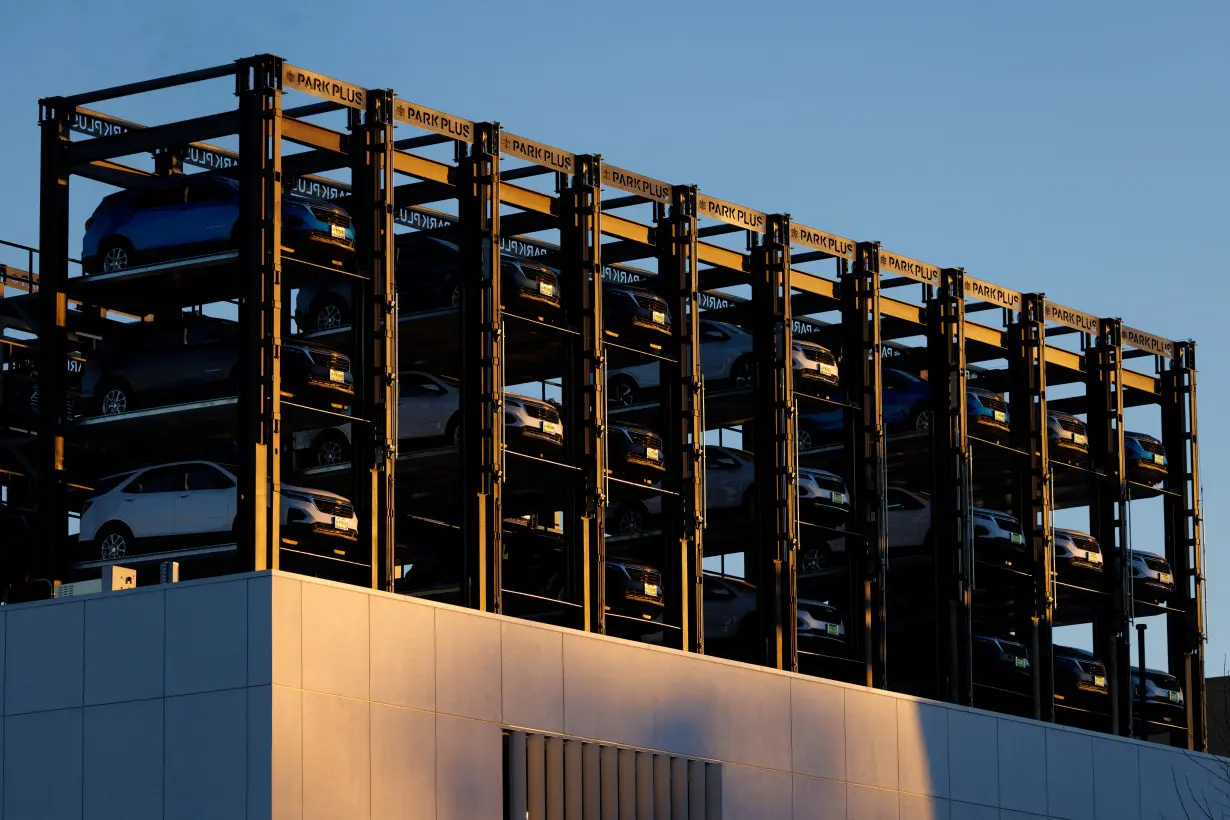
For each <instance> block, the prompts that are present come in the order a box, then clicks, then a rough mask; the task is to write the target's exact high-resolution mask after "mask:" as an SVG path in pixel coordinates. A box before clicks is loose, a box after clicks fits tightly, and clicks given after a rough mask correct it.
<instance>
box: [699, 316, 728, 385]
mask: <svg viewBox="0 0 1230 820" xmlns="http://www.w3.org/2000/svg"><path fill="white" fill-rule="evenodd" d="M729 346H730V335H729V334H727V333H726V332H725V331H723V330H722V328H721V327H720V326H719V325H716V324H714V323H713V322H701V323H700V370H701V373H702V374H703V375H704V377H705V379H706V380H708V381H720V380H722V379H725V378H728V377H729V376H730V362H728V361H727V358H728V357H727V355H726V353H727V350H728V348H729Z"/></svg>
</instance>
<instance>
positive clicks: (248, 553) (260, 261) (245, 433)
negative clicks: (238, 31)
mask: <svg viewBox="0 0 1230 820" xmlns="http://www.w3.org/2000/svg"><path fill="white" fill-rule="evenodd" d="M281 62H282V61H281V59H280V58H277V57H272V56H268V55H265V56H260V57H253V58H250V59H247V60H242V61H240V62H239V66H238V74H237V89H236V90H237V94H238V96H239V115H240V126H239V127H240V131H239V156H240V163H239V192H240V193H239V223H240V225H241V226H242V227H241V228H240V237H241V239H240V247H239V274H240V277H241V281H242V283H243V285H242V288H243V289H242V291H241V293H242V295H241V296H240V298H239V331H240V343H239V344H240V365H239V369H240V380H239V406H238V412H239V430H240V435H239V442H240V453H239V498H238V512H237V515H236V519H237V521H236V536H237V538H238V541H239V545H238V546H239V555H240V560H241V568H243V569H246V570H262V569H269V568H272V569H278V568H279V566H280V560H279V550H278V546H279V543H280V541H281V538H280V526H279V525H280V523H281V516H280V514H279V510H280V507H281V504H280V500H279V497H278V494H279V492H280V489H279V485H280V481H281V475H280V473H281V461H282V460H281V457H280V454H279V450H280V444H279V441H280V435H281V420H282V419H281V417H282V406H281V404H282V402H281V389H280V387H281V354H282V350H281V347H282V252H281V246H282V241H281V240H282V185H281V172H282V147H281V143H282V93H281V87H280V80H281V73H282V72H281V67H282V66H281Z"/></svg>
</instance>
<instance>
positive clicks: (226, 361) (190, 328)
mask: <svg viewBox="0 0 1230 820" xmlns="http://www.w3.org/2000/svg"><path fill="white" fill-rule="evenodd" d="M238 341H239V340H238V337H237V336H236V335H235V334H234V333H229V332H227V330H226V328H225V326H224V325H220V324H217V323H215V322H200V323H196V322H193V323H189V324H188V325H187V326H186V327H185V328H184V333H183V344H182V345H181V346H180V347H179V348H178V351H177V352H178V356H177V357H176V358H177V362H176V370H177V372H176V373H174V374H167V375H168V377H169V378H171V379H177V380H179V381H180V382H181V383H182V384H183V386H184V387H185V388H186V389H188V390H190V391H192V392H193V393H195V394H204V393H209V394H211V395H212V394H213V392H214V391H213V390H211V388H216V387H217V386H218V385H221V384H225V383H226V382H228V381H229V379H230V375H231V370H233V369H234V367H235V363H236V361H237V360H238V358H239V346H238Z"/></svg>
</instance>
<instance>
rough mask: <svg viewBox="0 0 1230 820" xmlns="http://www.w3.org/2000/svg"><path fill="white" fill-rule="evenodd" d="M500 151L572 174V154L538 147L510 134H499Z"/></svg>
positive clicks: (542, 146) (547, 147)
mask: <svg viewBox="0 0 1230 820" xmlns="http://www.w3.org/2000/svg"><path fill="white" fill-rule="evenodd" d="M500 150H501V151H503V152H504V153H505V154H513V155H515V156H518V157H521V158H522V159H528V160H530V161H531V162H536V163H538V164H539V165H545V166H546V167H548V168H554V169H555V170H557V171H562V172H564V173H572V154H567V153H564V152H563V151H560V150H558V149H555V148H552V147H551V146H549V145H540V144H539V143H536V142H530V141H528V140H524V139H522V138H521V137H517V136H513V135H512V134H501V135H500Z"/></svg>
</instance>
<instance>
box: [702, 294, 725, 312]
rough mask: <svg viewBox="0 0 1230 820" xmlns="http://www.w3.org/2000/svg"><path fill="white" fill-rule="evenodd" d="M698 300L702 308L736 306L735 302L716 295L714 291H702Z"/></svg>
mask: <svg viewBox="0 0 1230 820" xmlns="http://www.w3.org/2000/svg"><path fill="white" fill-rule="evenodd" d="M696 301H697V303H698V304H699V305H700V309H701V310H718V309H720V308H728V307H734V306H735V303H734V302H732V301H730V300H729V299H723V298H721V297H720V296H714V295H713V294H712V293H701V294H700V295H699V297H698V298H697V300H696Z"/></svg>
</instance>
